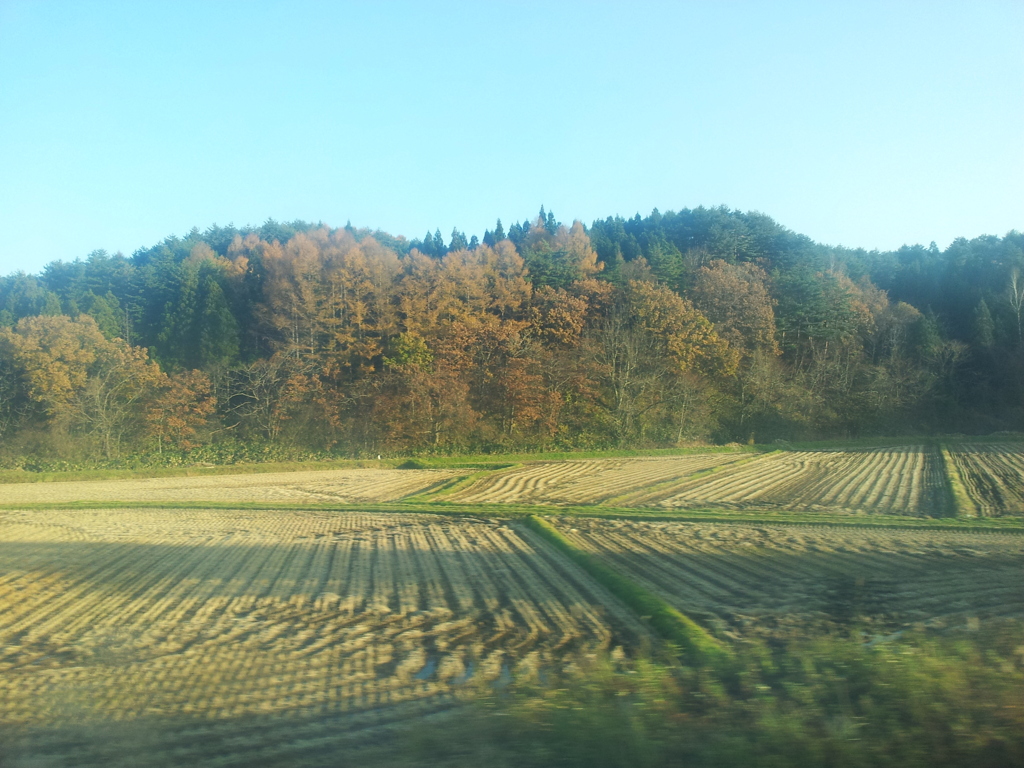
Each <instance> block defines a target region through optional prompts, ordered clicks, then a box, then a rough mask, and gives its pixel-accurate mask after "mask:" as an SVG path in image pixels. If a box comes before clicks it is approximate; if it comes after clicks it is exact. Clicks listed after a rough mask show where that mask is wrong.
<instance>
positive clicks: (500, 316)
mask: <svg viewBox="0 0 1024 768" xmlns="http://www.w3.org/2000/svg"><path fill="white" fill-rule="evenodd" d="M1022 308H1024V235H1021V233H1019V232H1016V231H1014V232H1010V233H1008V234H1007V235H1006V236H1005V237H1002V238H999V237H991V236H988V237H980V238H977V239H974V240H970V241H968V240H965V239H958V240H957V241H955V242H954V243H953V244H952V245H950V246H949V248H947V249H946V250H945V251H940V250H939V249H938V248H936V247H935V245H934V244H932V245H931V246H930V247H928V248H924V247H922V246H913V247H904V248H901V249H900V250H898V251H894V252H878V251H871V252H868V251H864V250H855V249H847V248H837V247H829V246H824V245H821V244H818V243H815V242H813V241H811V240H810V239H809V238H807V237H805V236H802V235H799V234H796V233H794V232H792V231H790V230H788V229H786V228H785V227H783V226H781V225H779V224H777V223H776V222H774V221H773V220H772V219H770V218H769V217H767V216H764V215H762V214H757V213H742V212H740V211H733V210H730V209H728V208H724V207H721V208H710V209H709V208H697V209H693V210H686V209H684V210H682V211H679V212H667V213H665V214H662V213H660V212H659V211H657V210H655V211H653V212H652V213H651V215H650V216H647V217H646V218H641V217H640V216H639V214H638V215H637V216H635V217H634V218H632V219H623V218H619V217H614V218H607V219H604V220H599V221H595V222H593V224H592V225H591V226H590V227H589V228H588V227H585V226H584V225H583V224H582V223H580V222H578V221H577V222H574V223H573V224H572V225H571V226H566V225H563V224H561V223H560V222H558V221H557V220H556V218H555V216H554V215H553V214H552V213H550V212H547V211H545V210H544V209H543V208H541V211H540V213H539V215H537V216H536V217H533V218H532V219H529V218H528V219H525V220H524V221H522V222H521V223H520V222H513V223H512V224H511V226H509V227H508V230H507V231H506V229H505V228H504V226H503V225H502V222H501V221H500V220H499V221H498V222H497V223H496V226H495V228H494V230H488V231H486V232H485V233H484V235H483V237H482V238H481V239H478V238H477V237H476V236H472V237H470V238H468V239H467V238H466V236H465V234H464V233H463V232H461V231H459V230H458V229H455V230H454V231H453V232H452V234H451V236H450V237H449V238H447V243H446V239H445V238H443V237H442V236H441V233H440V231H435V232H434V233H433V234H430V233H427V234H426V235H425V236H424V237H423V239H417V240H411V241H410V240H406V239H405V238H404V237H396V236H392V235H390V234H388V233H385V232H381V231H369V230H367V229H357V228H354V227H352V226H351V225H346V226H345V227H342V228H338V229H332V228H330V227H327V226H325V225H323V224H310V223H305V222H292V223H288V224H282V223H278V222H275V221H268V222H267V223H266V224H264V225H263V226H261V227H248V228H243V229H236V228H234V227H217V226H214V227H211V228H209V229H208V230H206V231H205V232H200V231H199V230H196V229H194V230H192V232H190V233H189V234H188V235H187V236H185V237H182V238H178V237H170V238H167V239H166V240H164V241H163V242H162V243H159V244H157V245H155V246H153V247H151V248H146V249H142V250H139V251H137V252H136V253H135V254H133V255H132V256H131V257H125V256H123V255H121V254H113V255H111V254H108V253H105V252H103V251H97V252H95V253H92V254H90V255H89V256H88V257H87V258H85V259H76V260H74V261H57V262H53V263H51V264H49V265H48V266H47V267H46V268H45V269H44V270H43V271H42V273H41V274H38V275H28V274H24V273H17V274H13V275H8V276H6V277H3V278H0V440H2V445H3V447H2V449H0V453H2V454H3V460H4V461H6V462H7V463H8V464H9V463H10V462H11V461H14V460H15V459H16V457H25V456H51V457H85V456H95V455H101V456H103V457H105V458H107V459H116V458H118V457H121V456H124V455H128V454H139V453H145V454H151V455H163V454H165V453H166V454H176V455H178V454H180V453H181V452H183V451H185V452H187V451H192V450H195V449H197V448H198V447H199V446H203V445H209V444H218V443H224V442H229V441H234V442H236V443H239V442H240V443H265V444H274V445H282V446H293V447H302V448H307V449H310V450H319V451H332V452H335V453H343V454H351V455H366V454H376V453H381V452H389V453H396V452H397V453H415V452H423V451H438V452H449V451H463V450H485V451H497V450H506V449H508V450H511V449H524V448H531V449H532V448H542V449H543V448H559V449H571V448H594V447H611V446H654V445H678V444H684V443H687V442H691V441H697V440H716V441H721V442H724V441H743V442H747V441H750V440H756V441H758V442H770V441H773V440H777V439H800V438H822V437H856V436H864V435H872V434H882V433H886V434H894V433H901V434H902V433H907V434H910V433H913V434H920V433H936V432H950V431H956V432H987V431H992V430H994V429H1007V428H1014V429H1020V428H1021V427H1022V422H1024V377H1022V373H1024V322H1022V321H1024V317H1022Z"/></svg>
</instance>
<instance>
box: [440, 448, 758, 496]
mask: <svg viewBox="0 0 1024 768" xmlns="http://www.w3.org/2000/svg"><path fill="white" fill-rule="evenodd" d="M744 458H749V454H740V453H707V454H694V455H689V456H667V457H654V458H636V459H589V460H569V461H549V462H535V463H531V464H528V465H526V466H523V467H516V468H514V469H509V470H505V471H502V472H497V473H494V474H491V475H488V476H487V477H484V478H481V479H480V480H478V481H477V482H475V483H474V484H473V485H471V486H469V487H468V488H466V489H464V490H462V491H460V492H459V493H456V494H454V495H452V496H450V497H449V498H450V499H451V500H452V501H459V502H464V503H473V504H477V503H486V504H601V503H605V504H607V503H616V504H620V505H624V504H630V503H633V499H632V497H634V496H641V497H643V496H646V495H648V494H649V493H650V492H651V486H655V485H657V486H658V487H659V488H660V487H662V486H665V485H667V486H669V487H670V488H671V487H674V485H675V483H676V482H684V481H685V480H687V479H688V478H689V477H690V476H692V475H693V474H694V473H696V472H700V471H701V470H705V469H710V468H712V467H717V466H721V465H723V464H730V463H732V462H735V461H738V460H741V459H744ZM666 492H671V491H670V489H669V490H668V491H666Z"/></svg>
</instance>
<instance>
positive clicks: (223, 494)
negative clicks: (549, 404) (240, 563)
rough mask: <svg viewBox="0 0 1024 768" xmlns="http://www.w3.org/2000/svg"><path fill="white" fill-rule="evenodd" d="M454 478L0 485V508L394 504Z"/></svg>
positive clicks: (369, 474)
mask: <svg viewBox="0 0 1024 768" xmlns="http://www.w3.org/2000/svg"><path fill="white" fill-rule="evenodd" d="M458 475H459V472H457V471H450V470H434V469H423V470H420V469H337V470H323V471H315V472H276V473H267V474H249V475H217V476H207V477H167V478H150V479H145V480H114V481H84V482H68V483H12V484H6V485H0V504H29V503H36V502H49V503H62V502H70V501H128V502H132V501H135V502H140V501H162V502H171V503H174V502H184V501H213V502H217V501H220V502H241V501H247V502H281V503H302V502H310V503H337V502H375V501H394V500H396V499H400V498H402V497H403V496H408V495H410V494H412V493H417V492H419V491H422V490H425V489H427V488H429V487H430V486H432V485H436V484H437V483H439V482H441V481H443V480H447V479H449V478H452V477H456V476H458Z"/></svg>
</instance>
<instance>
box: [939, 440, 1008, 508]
mask: <svg viewBox="0 0 1024 768" xmlns="http://www.w3.org/2000/svg"><path fill="white" fill-rule="evenodd" d="M950 454H951V455H952V457H953V463H954V464H955V466H956V471H957V472H958V473H959V475H960V479H961V482H962V483H963V485H964V488H965V489H966V491H967V494H968V496H969V497H970V500H971V502H972V503H973V504H974V506H975V508H976V509H977V511H978V514H980V515H982V516H984V517H999V516H1001V515H1020V514H1024V446H1022V445H1021V444H1020V443H1008V444H1002V445H1000V444H991V445H984V444H970V443H967V444H963V445H957V446H955V447H953V448H952V450H951V451H950Z"/></svg>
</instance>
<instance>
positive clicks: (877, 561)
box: [558, 517, 1024, 636]
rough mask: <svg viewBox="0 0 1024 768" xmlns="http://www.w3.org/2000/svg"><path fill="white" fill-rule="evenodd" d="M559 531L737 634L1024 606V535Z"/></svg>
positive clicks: (885, 624)
mask: <svg viewBox="0 0 1024 768" xmlns="http://www.w3.org/2000/svg"><path fill="white" fill-rule="evenodd" d="M558 527H559V529H560V530H562V532H563V533H565V535H566V536H567V537H568V538H569V539H570V540H571V541H572V542H573V543H574V544H576V545H577V546H578V547H580V548H582V549H583V550H584V551H586V552H589V553H591V554H593V555H596V556H599V557H600V558H602V559H604V560H605V561H606V562H608V563H609V564H610V565H613V566H614V567H615V568H617V569H619V570H620V571H622V572H623V573H625V574H627V575H628V576H630V577H631V578H633V579H635V580H636V581H637V582H639V583H641V584H643V585H645V586H647V587H648V588H649V589H651V590H652V591H654V592H655V593H657V594H659V595H661V596H662V597H663V598H664V599H665V600H667V601H668V602H669V603H671V604H672V605H674V606H675V607H677V608H678V609H680V610H681V611H683V612H684V613H686V614H688V615H689V616H691V617H692V618H694V619H695V620H697V621H698V622H700V623H702V624H704V625H705V626H709V627H717V628H718V629H719V630H721V631H723V632H726V633H728V634H732V635H734V636H735V635H739V636H744V635H769V636H778V635H793V636H795V635H798V634H800V635H804V634H806V633H807V632H808V631H811V630H814V629H818V628H828V627H832V626H835V625H836V624H840V625H842V624H844V623H847V622H849V621H853V620H857V621H866V622H867V624H868V626H869V627H873V629H874V630H875V631H878V632H889V631H896V630H899V629H901V628H903V627H906V626H909V625H915V624H921V623H924V624H925V625H928V626H948V625H950V624H954V625H962V624H964V623H966V622H968V621H970V620H974V619H978V620H981V619H984V618H987V617H993V616H1014V617H1018V618H1019V617H1024V586H1022V585H1024V536H1022V535H1020V534H1014V533H965V532H951V531H934V530H931V531H929V530H917V531H912V530H881V529H870V528H840V527H829V526H784V525H776V526H772V525H744V524H735V523H729V524H720V523H686V522H626V521H613V520H598V519H587V518H576V517H573V518H562V519H561V521H560V522H559V524H558Z"/></svg>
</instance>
